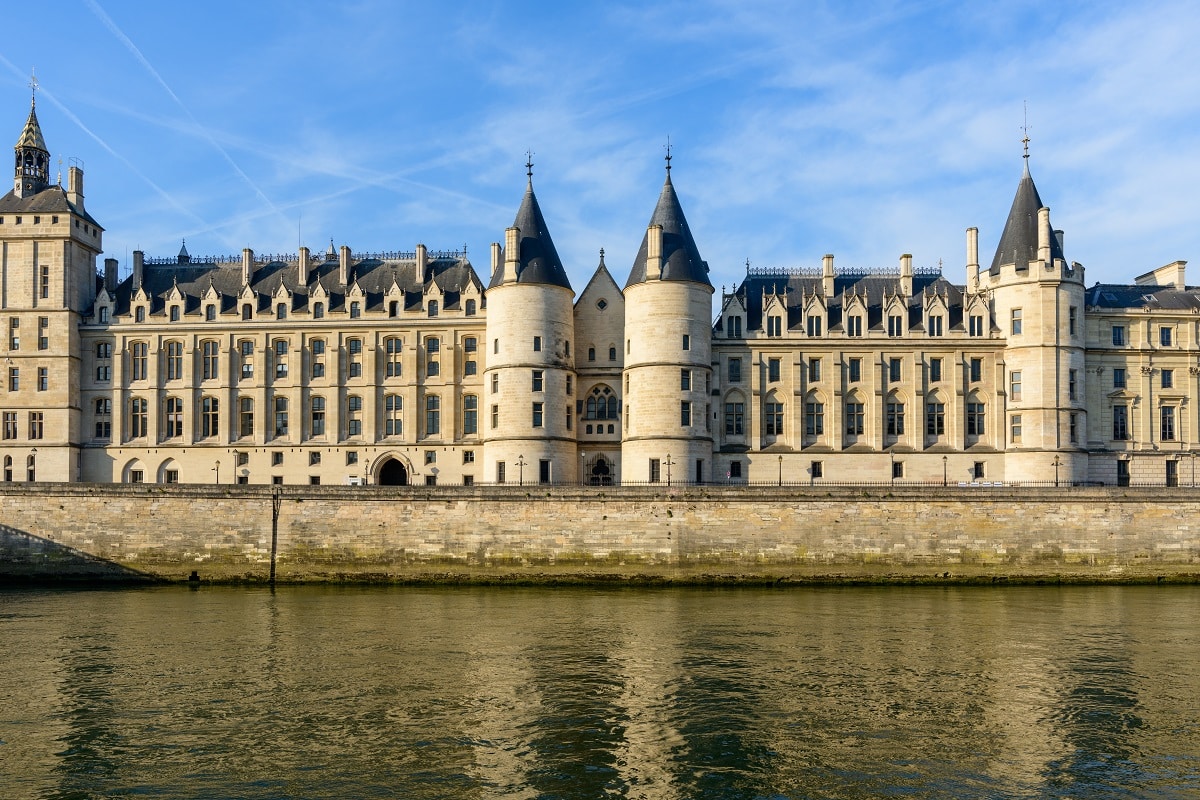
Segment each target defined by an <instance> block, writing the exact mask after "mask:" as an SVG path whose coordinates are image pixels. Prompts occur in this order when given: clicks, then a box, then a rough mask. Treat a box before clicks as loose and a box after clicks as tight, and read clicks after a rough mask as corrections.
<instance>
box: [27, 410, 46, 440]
mask: <svg viewBox="0 0 1200 800" xmlns="http://www.w3.org/2000/svg"><path fill="white" fill-rule="evenodd" d="M45 419H46V417H45V414H44V413H43V412H41V411H30V412H29V438H30V439H41V438H42V434H43V433H44V429H43V426H44V425H45Z"/></svg>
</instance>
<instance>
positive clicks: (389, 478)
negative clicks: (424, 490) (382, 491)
mask: <svg viewBox="0 0 1200 800" xmlns="http://www.w3.org/2000/svg"><path fill="white" fill-rule="evenodd" d="M377 482H378V483H379V485H380V486H408V470H407V469H405V468H404V465H403V464H401V463H400V462H399V461H397V460H396V459H394V458H389V459H388V460H387V461H385V462H383V466H381V467H380V468H379V477H378V479H377Z"/></svg>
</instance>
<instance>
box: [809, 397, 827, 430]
mask: <svg viewBox="0 0 1200 800" xmlns="http://www.w3.org/2000/svg"><path fill="white" fill-rule="evenodd" d="M824 434H825V404H824V403H815V402H810V403H805V404H804V435H805V436H823V435H824Z"/></svg>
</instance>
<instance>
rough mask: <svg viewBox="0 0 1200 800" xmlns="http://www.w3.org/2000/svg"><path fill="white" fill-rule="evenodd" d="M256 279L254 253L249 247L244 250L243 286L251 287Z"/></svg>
mask: <svg viewBox="0 0 1200 800" xmlns="http://www.w3.org/2000/svg"><path fill="white" fill-rule="evenodd" d="M253 277H254V251H253V250H251V249H250V248H249V247H243V248H242V286H249V285H250V279H251V278H253Z"/></svg>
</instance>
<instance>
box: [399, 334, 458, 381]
mask: <svg viewBox="0 0 1200 800" xmlns="http://www.w3.org/2000/svg"><path fill="white" fill-rule="evenodd" d="M471 341H475V340H474V339H472V340H471ZM383 349H384V352H385V354H386V357H387V368H386V369H385V371H384V374H385V375H386V377H388V378H398V377H400V372H401V348H400V339H397V338H396V337H395V336H391V337H388V338H387V339H385V340H384V342H383ZM472 349H474V348H472Z"/></svg>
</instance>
